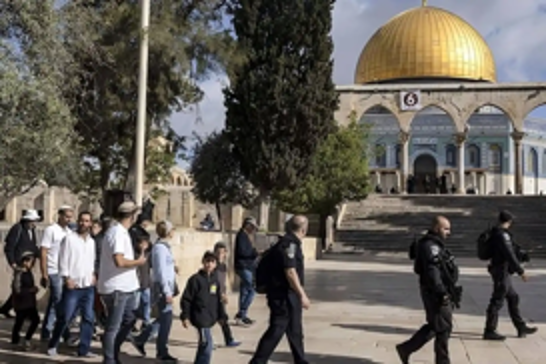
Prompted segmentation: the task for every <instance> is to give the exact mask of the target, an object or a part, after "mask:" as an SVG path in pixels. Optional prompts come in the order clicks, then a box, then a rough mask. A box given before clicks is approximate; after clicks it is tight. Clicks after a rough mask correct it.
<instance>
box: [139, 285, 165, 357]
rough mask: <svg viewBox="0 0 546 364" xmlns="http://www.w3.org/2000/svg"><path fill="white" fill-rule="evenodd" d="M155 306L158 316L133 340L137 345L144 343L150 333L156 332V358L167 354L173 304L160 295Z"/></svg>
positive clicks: (150, 335)
mask: <svg viewBox="0 0 546 364" xmlns="http://www.w3.org/2000/svg"><path fill="white" fill-rule="evenodd" d="M157 308H158V310H159V317H158V318H157V319H155V320H154V322H153V323H152V324H151V325H148V326H147V327H146V328H145V329H144V331H142V333H141V334H140V335H138V336H137V337H136V338H135V342H136V343H137V344H139V345H144V344H146V342H147V341H148V340H149V339H150V337H152V335H155V334H156V333H157V339H156V345H155V346H156V350H157V353H156V355H157V358H163V357H166V356H168V355H169V349H168V348H167V344H168V343H169V335H170V333H171V326H172V322H173V306H172V304H170V303H167V302H166V301H165V297H164V296H161V297H160V298H159V301H158V302H157Z"/></svg>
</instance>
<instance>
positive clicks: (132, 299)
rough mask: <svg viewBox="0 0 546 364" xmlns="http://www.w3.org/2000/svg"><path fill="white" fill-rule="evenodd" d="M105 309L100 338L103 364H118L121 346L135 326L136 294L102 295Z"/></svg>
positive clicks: (116, 292)
mask: <svg viewBox="0 0 546 364" xmlns="http://www.w3.org/2000/svg"><path fill="white" fill-rule="evenodd" d="M101 298H102V301H103V302H104V306H105V307H106V315H107V318H106V327H105V329H104V335H103V337H102V355H103V361H102V362H103V364H117V363H120V360H119V351H120V349H121V345H122V344H123V342H124V341H125V339H126V338H127V336H128V335H129V332H130V331H131V329H132V328H133V326H134V325H135V321H136V318H135V307H136V303H137V295H136V292H120V291H115V292H114V293H111V294H107V295H102V296H101Z"/></svg>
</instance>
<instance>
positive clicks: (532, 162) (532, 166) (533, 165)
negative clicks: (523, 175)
mask: <svg viewBox="0 0 546 364" xmlns="http://www.w3.org/2000/svg"><path fill="white" fill-rule="evenodd" d="M526 159H527V160H526V167H527V168H526V170H527V173H528V174H530V175H535V174H536V173H538V153H537V151H536V149H535V148H533V147H531V148H529V152H528V153H527V158H526Z"/></svg>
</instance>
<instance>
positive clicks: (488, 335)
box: [483, 331, 506, 341]
mask: <svg viewBox="0 0 546 364" xmlns="http://www.w3.org/2000/svg"><path fill="white" fill-rule="evenodd" d="M483 339H484V340H488V341H504V340H506V337H505V336H502V335H501V334H499V333H498V332H496V331H484V333H483Z"/></svg>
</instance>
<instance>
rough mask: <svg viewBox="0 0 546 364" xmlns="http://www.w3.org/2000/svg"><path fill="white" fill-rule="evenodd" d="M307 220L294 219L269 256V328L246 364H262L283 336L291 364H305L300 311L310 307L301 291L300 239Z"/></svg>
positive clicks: (302, 236) (306, 225) (288, 222)
mask: <svg viewBox="0 0 546 364" xmlns="http://www.w3.org/2000/svg"><path fill="white" fill-rule="evenodd" d="M308 224H309V223H308V220H307V218H306V217H305V216H301V215H296V216H293V217H292V218H290V220H288V221H287V223H286V235H284V236H283V237H281V239H280V240H279V242H278V243H277V244H275V245H274V246H273V247H272V248H271V249H272V251H271V252H270V253H269V254H272V255H271V256H270V257H268V259H271V267H272V271H271V276H272V279H271V284H270V285H269V286H268V287H267V305H268V306H269V309H270V319H269V327H268V328H267V331H266V332H265V334H264V335H263V336H262V338H261V339H260V342H259V343H258V348H257V349H256V353H255V354H254V356H253V358H252V360H251V361H250V364H266V363H267V362H268V361H269V358H270V357H271V355H272V354H273V351H274V350H275V348H276V347H277V345H278V344H279V341H280V340H281V338H282V337H283V335H284V334H286V337H287V339H288V343H289V344H290V350H291V351H292V357H293V358H294V364H308V361H307V360H306V358H305V350H304V347H303V323H302V316H303V312H302V311H303V310H302V308H305V309H308V308H309V307H310V306H311V303H310V301H309V298H308V297H307V294H306V293H305V290H304V288H303V285H304V265H303V262H304V257H303V251H302V249H301V244H302V242H301V241H302V239H303V238H304V237H305V235H306V234H307V227H308Z"/></svg>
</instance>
